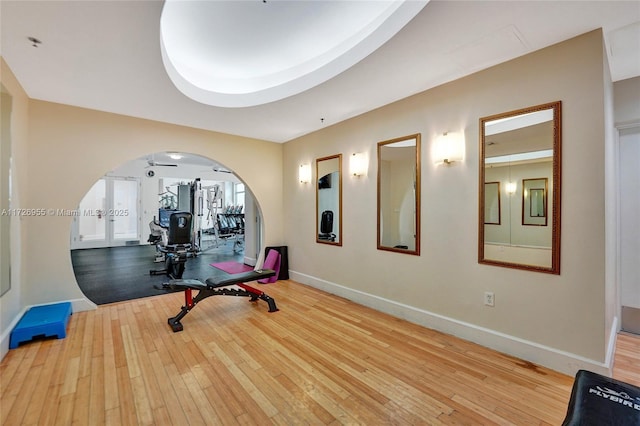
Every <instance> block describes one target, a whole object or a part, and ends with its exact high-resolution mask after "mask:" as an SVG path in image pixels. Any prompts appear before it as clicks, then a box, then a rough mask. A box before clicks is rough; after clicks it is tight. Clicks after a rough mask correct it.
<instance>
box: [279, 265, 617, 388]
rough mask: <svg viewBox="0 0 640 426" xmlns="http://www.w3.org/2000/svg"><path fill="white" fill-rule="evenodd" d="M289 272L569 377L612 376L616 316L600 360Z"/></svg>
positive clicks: (295, 277) (313, 284) (302, 280)
mask: <svg viewBox="0 0 640 426" xmlns="http://www.w3.org/2000/svg"><path fill="white" fill-rule="evenodd" d="M289 274H290V275H291V279H292V280H294V281H297V282H299V283H302V284H306V285H309V286H311V287H314V288H317V289H319V290H323V291H326V292H327V293H331V294H335V295H337V296H341V297H344V298H345V299H349V300H351V301H353V302H356V303H358V304H361V305H364V306H367V307H370V308H372V309H375V310H377V311H380V312H384V313H387V314H389V315H393V316H394V317H397V318H402V319H405V320H407V321H409V322H412V323H415V324H418V325H421V326H423V327H427V328H430V329H433V330H437V331H440V332H443V333H446V334H451V335H453V336H456V337H459V338H462V339H465V340H468V341H471V342H474V343H478V344H480V345H482V346H485V347H487V348H491V349H494V350H497V351H499V352H502V353H505V354H507V355H511V356H514V357H517V358H520V359H523V360H526V361H529V362H532V363H534V364H538V365H541V366H543V367H547V368H550V369H552V370H555V371H558V372H561V373H563V374H567V375H569V376H575V374H576V373H577V372H578V370H581V369H583V370H589V371H593V372H594V373H598V374H602V375H605V376H611V368H612V363H613V353H614V352H615V338H616V332H617V318H615V320H614V324H613V327H612V330H611V338H610V339H609V345H608V348H607V349H608V350H607V356H606V361H605V363H602V362H599V361H595V360H592V359H588V358H585V357H583V356H580V355H576V354H573V353H569V352H566V351H562V350H560V349H556V348H552V347H549V346H545V345H541V344H539V343H536V342H531V341H528V340H524V339H521V338H519V337H515V336H510V335H508V334H504V333H501V332H499V331H495V330H491V329H488V328H485V327H481V326H478V325H475V324H471V323H467V322H464V321H459V320H457V319H454V318H449V317H446V316H443V315H440V314H436V313H433V312H429V311H426V310H423V309H419V308H416V307H413V306H409V305H405V304H403V303H399V302H395V301H393V300H388V299H385V298H382V297H379V296H375V295H372V294H368V293H365V292H362V291H359V290H354V289H351V288H348V287H344V286H342V285H339V284H336V283H332V282H329V281H325V280H322V279H319V278H316V277H313V276H310V275H306V274H302V273H300V272H295V271H291V270H290V271H289Z"/></svg>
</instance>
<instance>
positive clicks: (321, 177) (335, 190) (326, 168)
mask: <svg viewBox="0 0 640 426" xmlns="http://www.w3.org/2000/svg"><path fill="white" fill-rule="evenodd" d="M327 227H328V228H327ZM336 228H337V229H336ZM316 242H317V243H320V244H331V245H334V246H341V245H342V154H336V155H330V156H328V157H322V158H318V159H316Z"/></svg>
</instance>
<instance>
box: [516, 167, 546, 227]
mask: <svg viewBox="0 0 640 426" xmlns="http://www.w3.org/2000/svg"><path fill="white" fill-rule="evenodd" d="M547 180H548V179H547V178H540V179H522V225H524V226H547Z"/></svg>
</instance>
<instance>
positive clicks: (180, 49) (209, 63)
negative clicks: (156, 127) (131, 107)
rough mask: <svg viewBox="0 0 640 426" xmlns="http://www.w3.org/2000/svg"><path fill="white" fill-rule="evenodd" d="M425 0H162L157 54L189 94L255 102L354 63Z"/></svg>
mask: <svg viewBox="0 0 640 426" xmlns="http://www.w3.org/2000/svg"><path fill="white" fill-rule="evenodd" d="M427 3H428V0H425V1H415V0H408V1H300V2H297V1H296V2H291V1H269V2H266V3H264V2H262V1H181V0H166V1H165V4H164V7H163V10H162V16H161V21H160V40H161V48H162V59H163V61H164V66H165V68H166V70H167V73H168V75H169V77H170V78H171V81H172V82H173V83H174V84H175V86H176V87H177V88H178V89H179V90H180V91H181V92H182V93H184V94H185V95H186V96H188V97H190V98H191V99H193V100H196V101H198V102H201V103H204V104H208V105H214V106H220V107H248V106H255V105H261V104H265V103H269V102H273V101H277V100H280V99H284V98H286V97H289V96H292V95H295V94H298V93H301V92H304V91H305V90H308V89H310V88H312V87H315V86H317V85H319V84H321V83H323V82H325V81H327V80H329V79H331V78H333V77H335V76H336V75H338V74H340V73H341V72H343V71H345V70H347V69H348V68H350V67H352V66H353V65H355V64H356V63H358V62H359V61H360V60H362V59H364V58H365V57H366V56H368V55H369V54H371V53H372V52H373V51H375V50H376V49H378V48H379V47H380V46H382V45H383V44H384V43H385V42H386V41H387V40H389V39H390V38H391V37H393V36H394V35H395V34H396V33H397V32H398V31H400V29H402V28H403V27H404V26H405V25H406V24H407V23H408V22H409V21H410V20H411V19H412V18H413V17H414V16H415V15H417V14H418V12H420V10H422V8H423V7H424V6H425V5H426V4H427Z"/></svg>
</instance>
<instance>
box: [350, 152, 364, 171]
mask: <svg viewBox="0 0 640 426" xmlns="http://www.w3.org/2000/svg"><path fill="white" fill-rule="evenodd" d="M349 171H350V172H351V175H352V176H356V177H360V176H362V175H364V174H366V173H367V160H366V158H365V156H364V154H363V153H362V152H356V153H354V154H353V155H351V160H350V161H349Z"/></svg>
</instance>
